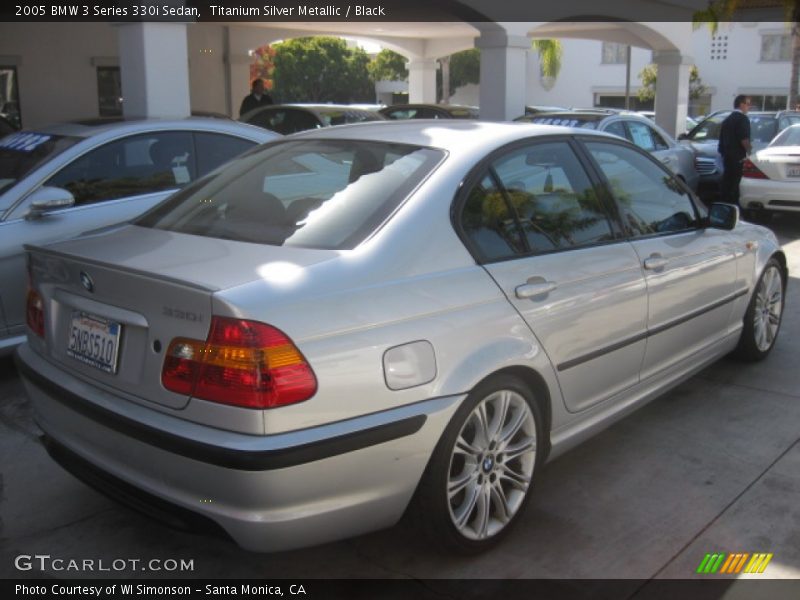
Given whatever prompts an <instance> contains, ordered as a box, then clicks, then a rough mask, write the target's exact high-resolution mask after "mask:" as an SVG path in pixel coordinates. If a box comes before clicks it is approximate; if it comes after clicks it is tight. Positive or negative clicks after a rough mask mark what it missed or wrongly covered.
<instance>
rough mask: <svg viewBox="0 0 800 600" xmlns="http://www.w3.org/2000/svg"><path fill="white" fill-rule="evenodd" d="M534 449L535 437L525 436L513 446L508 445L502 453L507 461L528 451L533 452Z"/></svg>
mask: <svg viewBox="0 0 800 600" xmlns="http://www.w3.org/2000/svg"><path fill="white" fill-rule="evenodd" d="M535 451H536V438H534V437H527V438H524V439H522V440H520V441H519V442H517V443H516V444H514V445H513V446H508V447H506V449H505V450H504V452H503V454H504V455H505V461H504V462H509V461H511V460H514V459H515V458H519V457H520V456H522V455H523V454H527V453H528V452H535Z"/></svg>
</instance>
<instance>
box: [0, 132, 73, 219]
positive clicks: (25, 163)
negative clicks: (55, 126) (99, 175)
mask: <svg viewBox="0 0 800 600" xmlns="http://www.w3.org/2000/svg"><path fill="white" fill-rule="evenodd" d="M80 140H81V138H77V137H66V136H61V135H53V134H50V133H36V132H32V131H22V132H18V133H12V134H11V135H7V136H6V137H4V138H0V194H2V193H3V192H4V191H6V190H7V189H8V188H10V187H11V186H12V185H14V184H15V183H17V181H19V180H20V179H22V178H23V177H25V176H26V175H27V174H28V173H30V172H31V171H33V170H34V169H35V168H36V167H38V166H39V165H41V164H42V163H44V162H46V161H48V160H50V159H51V158H53V157H54V156H57V155H58V154H61V153H62V152H63V151H64V150H66V149H67V148H69V147H70V146H72V145H74V144H77V143H78V142H79V141H80ZM0 208H7V207H2V206H0Z"/></svg>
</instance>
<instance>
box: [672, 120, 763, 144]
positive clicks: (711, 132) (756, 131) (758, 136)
mask: <svg viewBox="0 0 800 600" xmlns="http://www.w3.org/2000/svg"><path fill="white" fill-rule="evenodd" d="M729 114H730V113H725V114H721V115H714V116H713V117H709V118H707V119H706V120H705V121H703V122H702V123H700V124H699V125H698V126H697V127H695V128H694V129H693V130H692V131H691V133H689V136H688V137H689V139H690V140H692V141H695V142H708V141H713V140H718V139H719V130H720V128H721V127H722V122H723V121H724V120H725V118H726V117H727V116H728V115H729ZM747 116H748V117H749V118H750V141H751V142H761V143H765V144H766V143H767V142H769V141H770V140H771V139H772V138H773V137H775V134H776V133H777V132H778V119H777V118H775V117H774V116H773V115H747Z"/></svg>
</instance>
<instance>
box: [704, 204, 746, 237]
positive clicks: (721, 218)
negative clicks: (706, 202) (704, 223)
mask: <svg viewBox="0 0 800 600" xmlns="http://www.w3.org/2000/svg"><path fill="white" fill-rule="evenodd" d="M738 222H739V207H738V206H735V205H733V204H723V203H722V202H715V203H714V204H712V205H711V208H710V209H709V210H708V226H709V227H713V228H714V229H724V230H726V231H730V230H732V229H733V228H734V227H736V224H737V223H738Z"/></svg>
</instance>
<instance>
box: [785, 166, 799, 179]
mask: <svg viewBox="0 0 800 600" xmlns="http://www.w3.org/2000/svg"><path fill="white" fill-rule="evenodd" d="M786 176H787V177H800V165H787V166H786Z"/></svg>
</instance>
